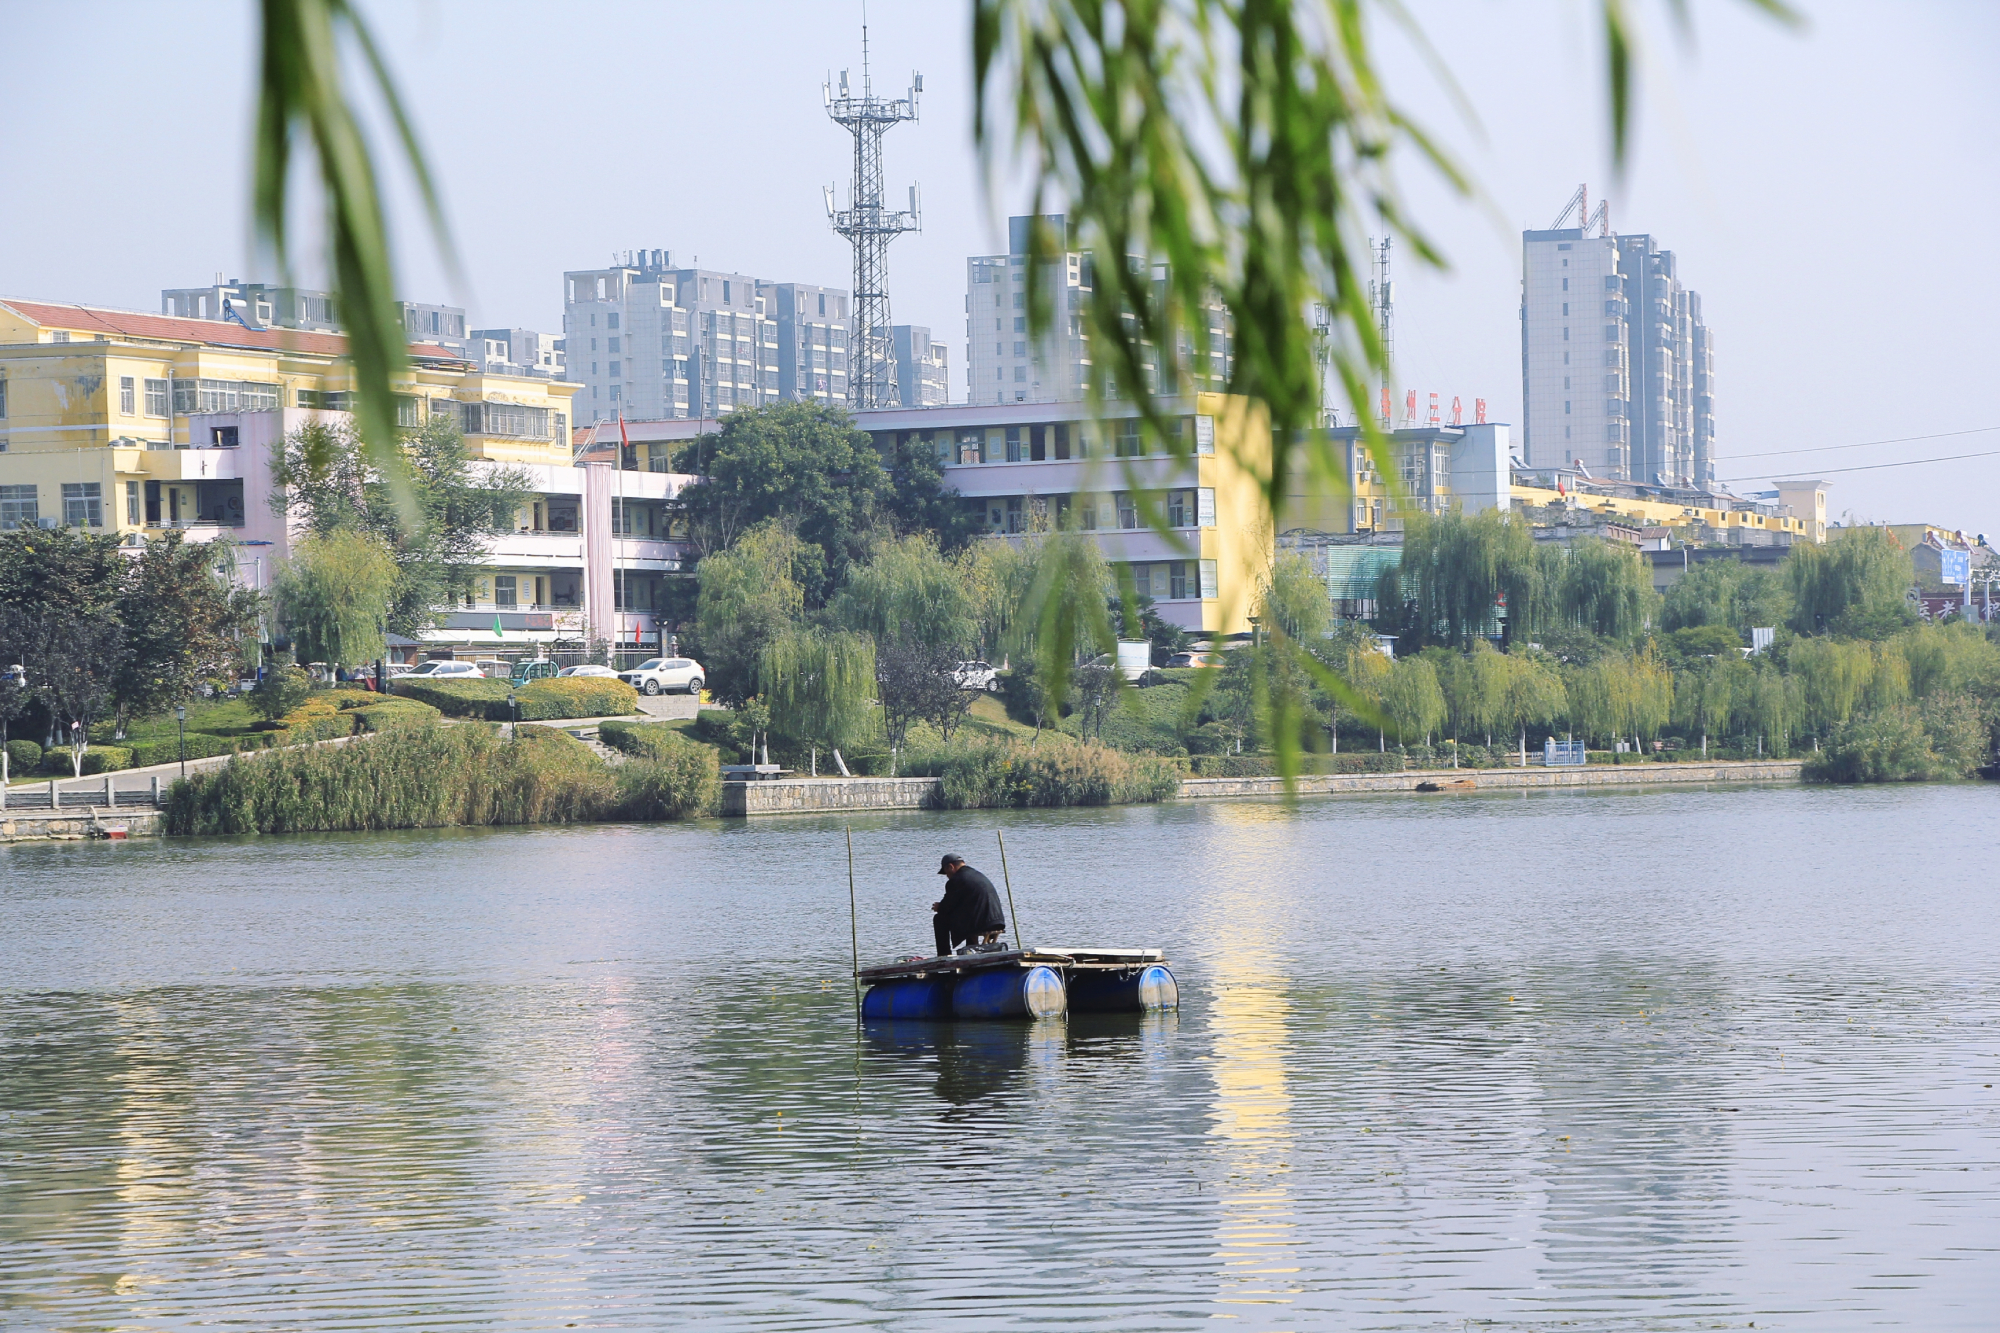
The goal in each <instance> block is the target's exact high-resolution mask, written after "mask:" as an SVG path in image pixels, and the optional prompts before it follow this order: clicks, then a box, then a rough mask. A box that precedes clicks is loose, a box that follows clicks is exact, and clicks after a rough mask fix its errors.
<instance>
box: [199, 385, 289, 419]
mask: <svg viewBox="0 0 2000 1333" xmlns="http://www.w3.org/2000/svg"><path fill="white" fill-rule="evenodd" d="M281 392H282V387H281V386H279V385H276V384H259V383H257V382H255V381H253V380H175V381H174V411H176V412H179V413H181V414H182V415H188V414H191V413H196V412H272V411H276V410H277V408H278V405H279V395H280V393H281Z"/></svg>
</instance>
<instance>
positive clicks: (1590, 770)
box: [1181, 759, 1805, 800]
mask: <svg viewBox="0 0 2000 1333" xmlns="http://www.w3.org/2000/svg"><path fill="white" fill-rule="evenodd" d="M1804 765H1805V761H1804V760H1802V759H1770V760H1764V761H1762V762H1759V761H1756V760H1716V761H1714V762H1711V763H1693V764H1590V765H1588V766H1585V767H1582V768H1475V769H1454V768H1440V769H1433V770H1430V771H1427V772H1419V771H1416V770H1414V769H1413V770H1411V771H1410V772H1407V773H1342V774H1338V775H1335V776H1329V777H1302V778H1300V779H1298V784H1297V787H1296V788H1295V790H1296V791H1297V792H1298V793H1299V794H1300V795H1301V796H1313V795H1320V794H1323V793H1328V792H1344V791H1413V790H1415V789H1416V785H1417V784H1418V783H1419V782H1437V783H1446V782H1453V781H1457V780H1458V779H1461V778H1470V779H1471V780H1472V782H1473V784H1474V785H1475V787H1476V788H1477V789H1478V790H1480V791H1495V790H1502V789H1511V788H1516V787H1651V786H1656V785H1659V784H1661V783H1669V782H1672V783H1685V782H1797V781H1798V780H1799V771H1800V769H1801V768H1803V767H1804ZM1284 790H1285V783H1284V780H1283V779H1282V778H1187V779H1184V780H1183V781H1182V782H1181V799H1182V800H1199V799H1203V798H1207V797H1217V796H1280V795H1283V794H1284Z"/></svg>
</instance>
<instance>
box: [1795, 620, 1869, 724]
mask: <svg viewBox="0 0 2000 1333" xmlns="http://www.w3.org/2000/svg"><path fill="white" fill-rule="evenodd" d="M1786 667H1787V669H1788V670H1789V671H1790V673H1791V674H1792V675H1793V676H1795V677H1796V678H1797V679H1798V682H1799V687H1800V697H1801V700H1802V702H1803V703H1804V706H1805V707H1804V713H1803V716H1802V717H1801V718H1800V719H1799V720H1800V721H1801V722H1803V723H1804V724H1805V725H1806V726H1807V727H1810V728H1811V729H1812V730H1813V731H1814V732H1815V733H1816V734H1819V735H1825V734H1827V733H1828V732H1830V731H1832V730H1833V729H1834V728H1836V727H1838V726H1840V725H1841V724H1843V723H1845V722H1846V721H1847V720H1848V719H1849V718H1851V717H1853V716H1854V710H1855V708H1856V707H1857V706H1858V705H1859V704H1860V703H1861V702H1862V698H1863V695H1864V694H1865V692H1866V691H1867V689H1868V687H1869V684H1870V683H1871V682H1872V681H1873V680H1874V678H1875V654H1874V653H1873V651H1872V650H1871V649H1870V646H1869V645H1868V644H1866V643H1856V642H1852V641H1845V640H1838V639H1800V640H1799V641H1798V642H1797V643H1794V644H1793V645H1792V648H1791V652H1790V653H1789V654H1787V655H1786Z"/></svg>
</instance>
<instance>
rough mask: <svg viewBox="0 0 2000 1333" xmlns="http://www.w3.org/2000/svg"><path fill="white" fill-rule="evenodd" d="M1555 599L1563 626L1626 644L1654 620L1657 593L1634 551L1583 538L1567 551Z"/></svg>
mask: <svg viewBox="0 0 2000 1333" xmlns="http://www.w3.org/2000/svg"><path fill="white" fill-rule="evenodd" d="M1555 601H1556V607H1557V612H1558V614H1559V615H1560V616H1561V617H1562V618H1563V620H1565V621H1566V622H1567V623H1569V624H1571V625H1575V626H1577V627H1579V628H1581V629H1587V630H1589V631H1591V632H1592V633H1593V634H1601V635H1603V636H1605V637H1606V638H1611V639H1621V640H1627V641H1629V640H1631V639H1634V638H1636V637H1638V635H1639V634H1640V633H1641V632H1642V631H1644V630H1645V628H1646V627H1647V626H1648V625H1649V624H1651V623H1652V622H1653V621H1654V620H1655V619H1657V616H1656V614H1655V607H1656V605H1657V604H1658V602H1659V594H1657V593H1655V592H1654V591H1653V576H1652V571H1651V569H1650V567H1649V566H1648V565H1647V564H1646V562H1645V560H1644V559H1643V558H1642V557H1641V556H1640V555H1639V551H1638V549H1637V548H1636V547H1632V546H1627V545H1625V544H1624V543H1622V542H1606V541H1600V540H1598V539H1597V538H1594V537H1586V538H1584V539H1582V540H1580V541H1578V542H1576V543H1575V544H1574V545H1573V546H1571V547H1570V549H1569V558H1568V560H1567V561H1566V562H1565V563H1564V565H1563V569H1562V576H1561V582H1560V584H1559V586H1558V588H1557V591H1556V598H1555Z"/></svg>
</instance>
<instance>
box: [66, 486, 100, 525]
mask: <svg viewBox="0 0 2000 1333" xmlns="http://www.w3.org/2000/svg"><path fill="white" fill-rule="evenodd" d="M101 492H102V488H101V487H100V486H99V485H98V483H96V482H94V481H66V482H64V483H63V484H62V494H63V522H64V523H65V524H67V525H68V526H69V527H72V528H101V527H103V526H104V498H103V495H102V493H101Z"/></svg>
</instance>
